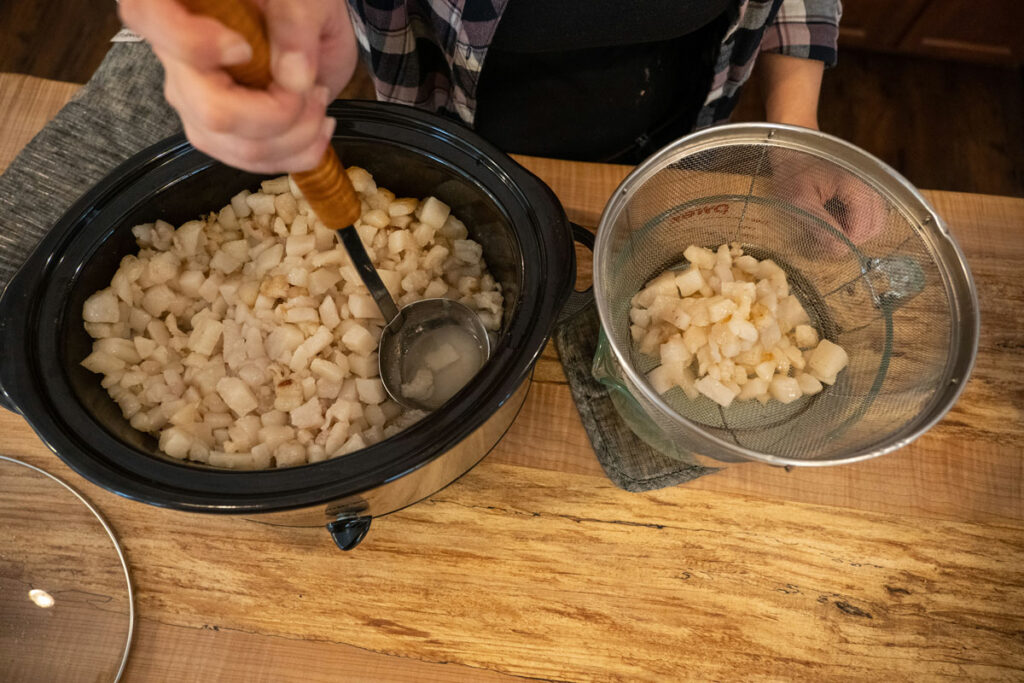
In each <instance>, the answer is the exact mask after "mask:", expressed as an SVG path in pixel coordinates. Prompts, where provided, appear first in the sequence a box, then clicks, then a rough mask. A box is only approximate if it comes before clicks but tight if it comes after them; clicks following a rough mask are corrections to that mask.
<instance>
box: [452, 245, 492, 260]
mask: <svg viewBox="0 0 1024 683" xmlns="http://www.w3.org/2000/svg"><path fill="white" fill-rule="evenodd" d="M483 253H484V248H483V247H482V246H481V245H480V244H479V243H477V242H474V241H473V240H455V241H454V242H453V243H452V255H454V256H455V258H457V259H458V260H460V261H462V262H463V263H479V262H480V260H481V259H482V258H483Z"/></svg>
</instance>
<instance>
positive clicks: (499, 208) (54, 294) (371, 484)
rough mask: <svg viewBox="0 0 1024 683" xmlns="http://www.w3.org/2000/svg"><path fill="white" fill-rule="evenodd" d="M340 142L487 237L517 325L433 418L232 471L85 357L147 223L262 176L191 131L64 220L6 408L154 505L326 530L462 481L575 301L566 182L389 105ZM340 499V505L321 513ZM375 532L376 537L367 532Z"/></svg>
mask: <svg viewBox="0 0 1024 683" xmlns="http://www.w3.org/2000/svg"><path fill="white" fill-rule="evenodd" d="M329 113H330V114H332V115H334V116H335V117H336V118H337V119H338V127H337V130H336V132H335V135H334V144H335V146H336V148H337V149H338V151H339V153H340V156H341V158H342V160H343V162H344V163H345V164H346V165H357V166H362V167H364V168H366V169H367V170H369V171H370V172H371V173H372V174H373V176H374V178H375V180H376V181H377V183H378V184H379V185H381V186H383V187H387V188H388V189H390V190H392V191H394V192H396V193H397V194H398V195H399V196H413V197H424V196H427V195H434V196H436V197H438V198H439V199H441V200H442V201H444V202H446V203H447V204H449V205H450V206H451V207H452V212H453V213H454V214H455V215H456V216H458V217H459V218H460V219H462V220H463V221H464V222H465V224H466V226H467V228H468V229H469V232H470V236H471V237H472V238H473V239H474V240H476V241H478V242H479V243H480V244H481V245H483V251H484V258H485V259H486V261H487V263H488V265H489V267H490V269H491V272H492V273H493V275H494V276H495V278H496V279H497V280H499V281H500V282H501V283H502V285H503V293H504V296H505V318H504V321H503V324H502V328H501V330H500V332H499V335H498V341H497V344H496V345H495V347H494V350H493V354H492V356H491V358H490V360H489V361H488V362H487V364H486V365H485V366H484V367H483V368H482V369H481V371H480V373H479V374H478V375H477V376H476V378H475V379H474V380H473V381H472V382H471V383H470V384H469V385H468V386H466V387H465V388H464V389H463V390H462V391H461V392H460V393H458V394H457V395H456V396H454V397H453V398H452V399H451V400H450V401H449V402H448V403H447V404H445V405H444V406H443V407H441V408H440V409H438V410H437V411H435V412H434V413H432V414H431V415H429V416H428V417H427V418H425V419H423V420H422V421H421V422H419V423H418V424H416V425H414V426H412V427H410V428H409V429H407V430H405V431H403V432H401V433H399V434H397V435H395V436H393V437H392V438H390V439H387V440H385V441H382V442H380V443H378V444H375V445H372V446H370V447H368V448H365V449H363V450H361V451H358V452H356V453H353V454H351V455H348V456H345V457H340V458H336V459H332V460H328V461H325V462H321V463H316V464H312V465H305V466H301V467H294V468H288V469H280V470H269V471H255V472H241V471H225V470H218V469H214V468H209V467H205V466H200V465H193V464H184V463H182V462H179V461H176V460H172V459H170V458H167V457H165V456H163V455H162V454H160V452H159V451H158V449H157V443H156V440H155V439H154V438H153V437H151V436H148V435H145V434H142V433H140V432H138V431H136V430H134V429H132V428H131V427H130V426H129V425H128V422H127V421H126V420H125V419H124V418H123V417H122V416H121V412H120V409H119V408H118V407H117V406H116V405H115V403H114V402H113V401H112V400H111V399H110V398H109V396H108V395H107V394H106V391H105V390H104V389H103V388H102V387H101V386H100V379H101V378H100V376H98V375H94V374H92V373H90V372H88V371H87V370H85V369H84V368H82V367H81V366H80V365H79V363H80V362H81V361H82V359H83V358H85V356H86V355H88V353H89V352H90V350H91V343H92V340H91V339H90V338H89V336H88V335H87V334H86V333H85V330H84V328H83V326H82V304H83V302H84V301H85V299H86V298H87V297H88V296H89V295H91V294H92V293H93V292H95V291H96V290H98V289H100V288H102V287H105V286H107V285H108V284H109V282H110V279H111V277H112V275H113V273H114V271H115V270H116V268H117V266H118V264H119V262H120V260H121V258H122V257H123V256H124V255H126V254H128V253H135V252H137V250H138V247H137V245H136V244H135V241H134V238H133V236H132V234H131V228H132V226H134V225H136V224H139V223H145V222H151V221H153V220H155V219H158V218H159V219H163V220H166V221H168V222H170V223H171V224H173V225H180V224H181V223H183V222H185V221H187V220H190V219H193V218H196V217H197V216H199V215H201V214H203V213H205V212H209V211H215V210H218V209H219V208H220V207H222V206H224V205H225V204H227V203H228V201H229V200H230V198H231V197H232V196H233V195H234V194H236V193H237V192H239V191H241V190H242V189H246V188H249V189H253V188H256V187H258V185H259V182H260V180H262V179H263V178H264V176H258V175H254V174H250V173H246V172H243V171H239V170H237V169H233V168H230V167H227V166H225V165H223V164H221V163H219V162H216V161H214V160H212V159H210V158H209V157H207V156H206V155H204V154H202V153H200V152H198V151H197V150H195V149H194V148H193V147H192V146H191V145H189V144H188V142H187V141H186V140H185V139H184V138H183V137H181V136H178V137H174V138H170V139H168V140H165V141H164V142H161V143H159V144H157V145H155V146H153V147H151V148H149V149H147V150H145V151H143V152H141V153H140V154H138V155H137V156H135V157H133V158H132V159H130V160H129V161H127V162H125V163H124V164H123V165H122V166H120V167H119V168H118V169H116V170H115V171H114V172H113V173H111V174H110V175H109V176H108V177H107V178H105V179H104V180H103V181H101V182H100V183H99V184H98V185H97V186H96V187H95V188H93V189H92V190H91V191H90V192H88V193H87V194H86V195H85V196H84V197H83V198H82V199H81V200H80V201H79V202H78V203H77V204H75V206H73V207H72V208H71V210H69V211H68V213H67V214H66V215H65V216H64V217H63V218H62V219H61V220H60V221H59V222H58V223H57V225H56V226H54V228H53V230H52V231H51V232H50V233H49V234H48V235H47V236H46V237H45V238H44V239H43V241H42V242H41V243H40V245H39V246H38V248H37V249H36V251H35V252H34V253H33V254H32V256H31V257H30V258H29V260H28V262H27V263H26V264H25V265H24V266H23V267H22V269H21V270H20V271H19V273H18V274H17V275H16V276H15V277H14V278H13V280H12V281H11V282H10V284H9V285H8V287H7V288H6V290H5V291H4V293H3V296H2V298H0V342H2V343H3V345H4V349H5V351H4V358H3V362H2V363H0V401H2V402H3V404H4V406H5V407H8V408H10V409H11V410H14V411H17V412H19V413H21V414H22V415H24V417H25V418H26V420H27V421H28V422H29V424H30V425H31V426H32V428H33V429H34V430H35V431H36V432H37V433H38V434H39V436H40V438H41V439H42V440H43V441H44V442H45V443H46V444H47V445H48V446H49V447H50V448H51V449H52V450H53V451H54V452H55V453H56V454H57V455H58V456H60V457H61V459H63V460H64V461H65V462H66V463H67V464H68V465H69V466H70V467H71V468H72V469H74V470H75V471H76V472H78V473H79V474H81V475H82V476H83V477H85V478H86V479H88V480H90V481H92V482H94V483H95V484H98V485H100V486H102V487H104V488H106V489H109V490H111V491H114V492H116V493H118V494H120V495H123V496H126V497H128V498H132V499H135V500H139V501H143V502H145V503H150V504H153V505H158V506H163V507H169V508H176V509H180V510H188V511H196V512H214V513H234V514H248V513H280V512H282V511H292V510H296V509H299V508H303V509H305V508H310V507H311V506H315V507H316V508H317V510H316V511H315V514H314V515H313V518H314V519H317V520H318V521H315V522H313V523H317V524H320V523H324V520H325V519H326V520H328V521H330V520H332V519H335V518H341V519H342V520H345V519H352V518H355V517H361V518H369V517H371V516H376V515H380V514H385V513H387V512H391V511H393V510H396V509H399V508H401V507H404V506H405V505H408V504H410V503H413V502H415V501H416V500H420V499H422V498H423V497H425V496H427V495H430V494H431V493H433V492H435V491H436V490H438V489H440V488H441V487H443V486H444V485H446V484H448V483H450V482H451V481H453V480H454V479H456V478H457V477H459V476H460V475H461V474H463V473H464V472H465V471H466V470H468V469H469V468H470V467H472V466H473V465H474V464H475V463H476V462H478V461H479V460H480V458H482V457H483V456H484V455H485V454H486V453H487V451H489V450H490V448H491V447H493V445H494V443H496V442H497V440H498V439H499V438H500V436H501V434H502V433H504V431H505V429H507V427H508V425H509V424H511V421H512V419H514V417H515V414H516V413H517V411H518V408H519V406H520V405H521V404H522V401H523V400H524V398H525V395H526V389H527V387H528V385H529V378H530V374H531V372H532V369H533V365H534V362H535V361H536V359H537V357H538V356H539V354H540V352H541V350H542V349H543V347H544V345H545V343H546V341H547V339H548V336H549V335H550V333H551V330H552V327H553V325H554V323H555V320H556V317H557V315H558V312H559V310H560V309H561V308H562V305H563V304H564V303H565V302H566V300H567V298H568V297H569V296H570V293H571V292H572V286H573V282H574V280H575V257H574V249H573V242H572V231H571V229H570V225H569V223H568V221H567V220H566V217H565V213H564V211H563V210H562V208H561V206H560V205H559V203H558V201H557V199H556V198H555V196H554V194H553V193H552V192H551V190H550V189H549V188H548V187H547V186H546V185H544V184H543V183H542V182H540V181H539V180H538V179H537V178H536V177H534V176H533V175H531V174H530V173H529V172H527V171H526V170H525V169H523V168H522V167H521V166H519V165H518V164H516V163H515V162H514V161H513V160H512V159H510V158H509V157H508V156H506V155H504V154H503V153H501V152H500V151H499V150H497V149H496V148H494V147H493V146H491V145H489V144H488V143H486V142H485V141H484V140H483V139H481V138H479V137H478V136H476V135H475V134H473V133H472V132H471V131H469V130H467V129H466V128H464V127H463V126H461V125H459V124H457V123H453V122H451V121H448V120H446V119H442V118H440V117H438V116H434V115H432V114H428V113H425V112H421V111H418V110H414V109H410V108H407V107H400V106H394V105H387V104H382V103H376V102H372V103H371V102H344V103H336V104H335V105H332V107H331V108H330V110H329ZM324 506H325V507H324ZM364 530H365V529H364Z"/></svg>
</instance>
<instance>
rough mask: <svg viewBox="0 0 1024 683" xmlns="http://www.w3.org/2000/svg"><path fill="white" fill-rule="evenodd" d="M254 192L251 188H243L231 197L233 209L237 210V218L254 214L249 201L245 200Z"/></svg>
mask: <svg viewBox="0 0 1024 683" xmlns="http://www.w3.org/2000/svg"><path fill="white" fill-rule="evenodd" d="M250 194H252V192H250V191H249V190H242V191H241V192H239V193H238V194H236V195H235V196H234V197H232V198H231V209H232V211H234V212H235V216H236V217H237V218H246V217H248V216H249V215H251V214H252V209H251V208H250V207H249V204H248V202H246V201H245V199H246V197H248V196H249V195H250Z"/></svg>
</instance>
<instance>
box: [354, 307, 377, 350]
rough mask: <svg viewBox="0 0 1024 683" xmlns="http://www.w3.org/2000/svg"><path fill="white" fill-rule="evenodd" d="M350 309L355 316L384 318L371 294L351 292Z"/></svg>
mask: <svg viewBox="0 0 1024 683" xmlns="http://www.w3.org/2000/svg"><path fill="white" fill-rule="evenodd" d="M348 311H349V313H351V314H352V317H353V318H383V316H382V315H381V314H380V309H379V308H377V302H376V301H374V300H373V297H371V296H370V295H369V294H350V295H349V297H348ZM353 350H354V349H353Z"/></svg>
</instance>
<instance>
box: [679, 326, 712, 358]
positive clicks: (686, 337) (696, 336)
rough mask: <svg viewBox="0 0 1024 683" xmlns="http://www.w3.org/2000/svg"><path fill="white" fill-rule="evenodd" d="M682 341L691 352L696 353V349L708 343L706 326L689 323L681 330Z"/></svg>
mask: <svg viewBox="0 0 1024 683" xmlns="http://www.w3.org/2000/svg"><path fill="white" fill-rule="evenodd" d="M683 343H684V344H685V345H686V348H687V349H689V351H690V353H691V354H695V353H697V350H698V349H700V348H701V347H702V346H704V345H705V344H707V343H708V332H707V328H704V327H696V326H692V325H691V326H690V327H688V328H687V329H686V331H685V332H683Z"/></svg>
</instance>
